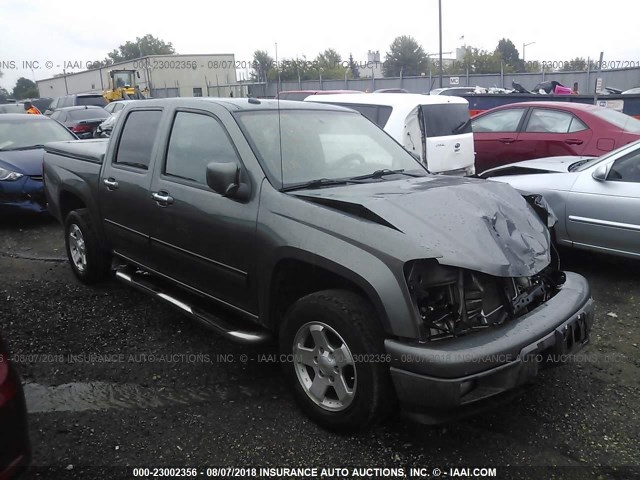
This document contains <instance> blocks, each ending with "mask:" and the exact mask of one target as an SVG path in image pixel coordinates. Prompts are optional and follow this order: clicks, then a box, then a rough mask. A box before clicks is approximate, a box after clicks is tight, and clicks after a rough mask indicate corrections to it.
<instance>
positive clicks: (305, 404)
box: [279, 290, 394, 430]
mask: <svg viewBox="0 0 640 480" xmlns="http://www.w3.org/2000/svg"><path fill="white" fill-rule="evenodd" d="M383 339H384V335H383V331H382V328H381V326H380V324H379V322H378V320H377V318H376V315H375V312H374V310H373V308H372V307H371V305H370V304H369V302H367V301H366V300H365V299H364V298H362V297H361V296H360V295H357V294H355V293H353V292H349V291H345V290H325V291H321V292H316V293H313V294H310V295H307V296H306V297H303V298H301V299H299V300H298V301H297V302H296V303H295V304H294V305H293V306H292V307H291V308H290V309H289V311H288V312H287V314H286V315H285V318H284V321H283V323H282V326H281V329H280V339H279V340H280V342H279V343H280V349H281V353H282V354H283V355H282V356H281V358H283V359H284V358H286V361H285V362H284V363H283V367H284V369H285V373H286V374H287V378H288V380H289V381H290V383H291V384H292V387H293V389H294V393H295V396H296V400H297V401H298V403H299V404H300V406H301V408H302V409H303V410H304V412H305V413H306V414H307V415H308V416H309V417H311V418H312V419H313V420H314V421H316V422H317V423H319V424H320V425H322V426H324V427H326V428H330V429H333V430H355V429H360V428H364V427H367V426H369V425H370V424H372V423H374V422H375V421H378V420H380V419H381V418H382V417H383V416H384V415H385V414H386V413H388V411H389V407H390V405H391V404H392V403H393V401H394V393H393V389H392V388H391V382H390V379H389V364H388V363H385V362H384V358H385V355H384V344H383Z"/></svg>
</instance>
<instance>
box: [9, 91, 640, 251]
mask: <svg viewBox="0 0 640 480" xmlns="http://www.w3.org/2000/svg"><path fill="white" fill-rule="evenodd" d="M425 99H426V100H425ZM306 101H307V102H315V103H325V104H327V103H329V104H333V105H338V106H343V107H347V108H351V109H355V110H357V111H359V112H360V113H361V114H362V115H364V116H365V117H366V118H368V119H369V120H370V121H372V122H373V123H375V124H376V125H378V126H379V127H380V128H383V129H384V130H385V131H386V132H387V133H388V134H389V135H391V136H392V137H393V138H394V139H395V140H396V141H398V142H399V143H401V144H402V145H403V146H404V147H405V149H407V150H408V151H409V152H410V153H412V154H413V155H414V156H415V157H416V158H419V159H420V161H421V163H422V164H423V165H424V166H426V167H427V168H429V169H430V170H431V171H432V172H434V173H449V174H451V173H454V174H471V173H473V168H474V167H475V168H476V169H477V171H479V172H481V174H482V175H481V176H482V177H483V178H497V179H498V180H501V181H508V182H510V183H512V184H513V185H514V186H516V187H517V188H519V189H521V190H529V191H531V192H534V193H541V194H544V195H545V197H548V199H549V202H550V203H551V204H552V207H553V209H554V211H556V213H557V215H558V217H559V218H560V221H561V222H560V224H559V226H558V227H557V228H556V229H555V239H556V241H557V242H558V244H560V245H566V246H576V247H581V248H591V249H598V250H600V251H605V252H608V253H614V254H621V255H632V256H633V255H637V254H638V253H640V252H639V250H640V239H638V238H637V237H638V234H637V231H640V219H638V218H637V216H636V213H635V212H637V211H640V210H639V209H637V202H638V198H639V196H640V195H639V193H638V189H637V186H638V183H639V182H638V179H637V175H636V172H637V168H640V167H638V166H637V164H638V160H637V158H635V156H634V155H633V152H635V151H636V150H637V148H638V147H637V144H634V145H633V146H631V147H630V150H626V149H624V148H623V150H622V151H624V152H627V153H629V155H631V156H632V157H633V158H629V159H626V160H624V162H625V165H626V167H625V168H624V169H622V170H621V169H620V167H619V166H618V165H619V164H620V163H621V162H622V161H623V160H616V159H617V158H618V157H617V156H616V155H618V153H617V152H614V153H615V154H616V155H604V156H603V157H601V158H593V159H589V161H588V162H587V158H586V157H596V156H597V155H600V154H602V153H604V152H608V151H610V150H613V149H614V148H615V147H620V146H623V147H624V145H626V144H628V143H629V142H632V141H633V140H635V139H640V121H638V120H636V119H635V118H633V117H630V116H628V115H625V114H622V113H619V112H616V111H613V110H609V109H604V108H601V107H595V106H590V105H583V104H575V103H571V104H569V103H560V102H526V103H518V104H514V105H508V106H503V107H498V108H496V109H493V110H491V111H487V112H485V113H484V114H481V115H478V116H476V117H474V118H473V119H472V120H469V118H468V113H467V110H466V108H467V103H466V101H465V100H464V99H460V98H458V97H455V96H431V97H428V96H424V95H415V94H402V95H397V94H390V93H378V94H375V95H364V94H357V95H351V94H349V93H341V94H339V95H336V94H334V95H331V94H326V95H312V96H309V97H308V98H307V99H306ZM131 102H133V101H119V102H112V103H110V104H108V105H107V106H106V108H102V107H98V106H89V105H86V106H74V107H61V108H57V109H56V111H55V112H53V113H52V115H51V118H52V119H55V120H57V121H58V122H59V123H62V124H63V125H65V126H66V127H67V129H68V130H69V131H70V132H73V133H69V132H65V131H64V129H61V128H55V126H54V125H55V123H56V122H51V123H49V122H47V121H46V120H45V118H46V117H43V116H40V117H39V119H40V120H41V121H39V122H35V121H34V120H35V119H33V118H27V117H34V116H31V115H2V116H0V193H1V194H2V205H0V209H1V210H2V211H5V212H6V211H14V212H15V211H20V210H27V211H31V212H44V211H46V205H45V200H44V194H43V187H42V183H41V160H42V149H41V147H42V145H44V143H47V142H48V141H51V140H61V139H75V138H91V137H95V136H98V137H108V136H109V135H110V134H111V131H112V129H113V128H114V125H115V124H116V120H117V118H118V116H119V115H120V113H121V112H122V111H123V109H125V108H126V106H127V105H128V104H130V103H131ZM12 108H15V104H12ZM110 113H111V115H110ZM471 129H473V139H472V133H471ZM472 142H475V150H476V158H475V163H474V160H473V152H472V150H473V146H472ZM370 155H371V152H370V151H368V150H367V149H364V150H362V151H360V152H359V154H358V155H357V156H354V157H353V158H350V159H348V161H349V162H350V163H353V164H358V163H363V164H366V162H367V161H370V158H368V157H369V156H370ZM568 155H570V156H568ZM580 155H582V156H583V157H585V158H580V157H579V156H580ZM538 157H543V159H541V160H529V159H532V158H538ZM548 157H557V160H553V159H552V158H548ZM519 160H526V161H525V162H524V163H522V164H517V163H515V164H514V162H517V161H519ZM343 161H344V159H343ZM607 162H609V163H611V162H613V165H614V166H613V167H612V169H611V171H607V172H606V174H603V173H602V172H600V173H599V175H592V173H593V171H592V170H593V169H594V168H595V165H596V164H598V165H600V166H601V165H605V164H607V165H608V164H609V163H607ZM505 164H506V166H504V165H505ZM583 164H584V165H586V166H583ZM502 166H504V168H500V167H502ZM587 166H594V167H593V168H592V169H591V170H589V171H590V172H591V173H585V174H584V175H583V177H584V178H587V180H584V181H579V182H578V181H576V178H577V177H578V174H580V173H581V172H583V170H584V169H586V168H587ZM452 167H455V168H452ZM489 167H492V168H489ZM600 168H602V167H600ZM447 169H452V170H447ZM531 173H536V175H531ZM559 173H563V174H564V175H560V174H559ZM617 176H619V177H620V178H617ZM559 192H563V193H559ZM576 198H584V199H585V200H584V201H585V202H586V201H587V200H588V202H587V203H589V202H595V203H594V204H593V205H591V206H590V207H589V211H590V214H591V216H587V217H585V216H584V215H577V214H575V212H574V208H577V209H578V211H581V208H582V207H579V206H577V205H576V200H575V199H576ZM569 199H571V202H569ZM611 201H613V202H614V204H615V203H616V202H618V203H620V205H624V207H622V206H621V207H620V208H609V207H608V206H607V207H605V205H608V204H609V202H611ZM598 205H600V206H601V207H598ZM592 207H593V208H592ZM625 212H626V213H625ZM565 214H566V215H565ZM576 218H578V220H576ZM596 231H597V232H600V233H598V234H596V233H595V232H596ZM598 236H599V240H595V239H594V238H595V237H598ZM609 237H611V238H609Z"/></svg>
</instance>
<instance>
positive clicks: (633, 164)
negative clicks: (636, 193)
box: [607, 151, 640, 183]
mask: <svg viewBox="0 0 640 480" xmlns="http://www.w3.org/2000/svg"><path fill="white" fill-rule="evenodd" d="M607 180H610V181H614V182H632V183H640V152H638V151H636V152H633V153H630V154H629V155H626V156H624V157H622V158H619V159H618V160H616V161H615V162H614V163H613V165H612V166H611V170H610V171H609V175H608V176H607Z"/></svg>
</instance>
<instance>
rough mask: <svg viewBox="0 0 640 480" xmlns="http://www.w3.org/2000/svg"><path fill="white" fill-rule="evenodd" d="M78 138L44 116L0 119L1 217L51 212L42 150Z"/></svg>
mask: <svg viewBox="0 0 640 480" xmlns="http://www.w3.org/2000/svg"><path fill="white" fill-rule="evenodd" d="M76 138H77V137H76V136H75V135H74V134H73V133H71V132H70V131H69V130H67V129H66V128H65V127H63V126H62V125H60V124H59V123H58V122H56V121H55V120H51V119H50V118H48V117H45V116H44V115H20V114H3V115H0V215H8V214H12V213H24V212H33V213H41V212H45V211H46V210H47V204H46V199H45V195H44V185H43V183H42V157H43V155H44V150H43V149H42V147H43V145H44V144H45V143H48V142H56V141H61V140H75V139H76Z"/></svg>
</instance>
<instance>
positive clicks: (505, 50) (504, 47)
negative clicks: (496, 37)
mask: <svg viewBox="0 0 640 480" xmlns="http://www.w3.org/2000/svg"><path fill="white" fill-rule="evenodd" d="M496 53H497V54H498V55H500V58H501V59H502V61H503V62H504V64H505V67H506V69H507V70H509V71H510V72H522V71H524V62H523V61H522V59H521V58H520V52H518V49H517V48H516V46H515V45H514V44H513V42H512V41H511V40H509V39H508V38H503V39H501V40H500V41H499V42H498V46H497V47H496ZM498 71H499V70H498Z"/></svg>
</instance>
